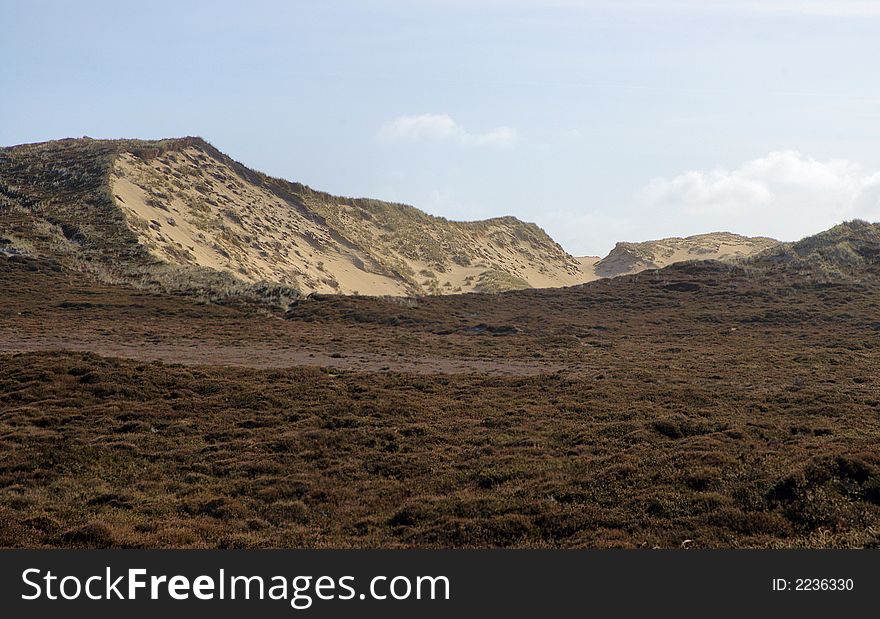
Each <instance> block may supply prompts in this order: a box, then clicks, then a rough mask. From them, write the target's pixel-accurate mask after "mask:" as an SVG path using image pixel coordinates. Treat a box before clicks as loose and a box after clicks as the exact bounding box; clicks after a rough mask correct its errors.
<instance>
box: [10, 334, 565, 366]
mask: <svg viewBox="0 0 880 619" xmlns="http://www.w3.org/2000/svg"><path fill="white" fill-rule="evenodd" d="M61 350H65V351H75V352H92V353H95V354H98V355H102V356H107V357H121V358H124V359H136V360H138V361H163V362H166V363H181V364H184V365H223V366H233V367H250V368H260V369H267V368H287V367H295V366H314V367H329V368H338V369H340V370H356V371H366V372H407V373H413V374H470V373H479V374H487V375H493V376H533V375H537V374H543V373H547V372H556V371H559V370H561V369H563V367H565V366H563V365H562V364H558V363H551V362H547V361H544V362H535V363H526V362H518V361H509V360H505V359H497V360H496V359H472V358H466V357H445V356H430V355H428V356H426V355H418V356H406V355H403V356H401V355H399V354H393V355H383V354H378V353H377V354H371V353H364V352H354V353H351V352H346V353H336V352H329V351H326V350H320V349H317V348H310V347H294V346H283V345H274V346H273V345H271V344H263V343H256V344H254V343H251V344H247V345H242V346H236V345H231V344H224V343H220V342H212V341H210V340H208V341H206V340H201V339H186V338H178V339H176V340H175V341H159V342H150V341H148V340H141V341H136V340H133V341H115V340H113V339H109V338H108V339H85V338H82V337H78V336H76V335H73V336H65V335H61V334H51V335H44V336H38V337H30V338H24V337H19V336H17V335H16V334H15V333H12V332H10V331H8V330H4V329H0V354H14V353H26V352H49V351H61ZM567 369H569V370H572V369H574V368H571V367H569V368H567Z"/></svg>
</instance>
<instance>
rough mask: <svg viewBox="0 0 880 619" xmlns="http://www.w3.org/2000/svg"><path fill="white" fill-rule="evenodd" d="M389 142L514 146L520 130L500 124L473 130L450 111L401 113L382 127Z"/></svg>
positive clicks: (380, 132) (381, 137) (381, 130)
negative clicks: (462, 123)
mask: <svg viewBox="0 0 880 619" xmlns="http://www.w3.org/2000/svg"><path fill="white" fill-rule="evenodd" d="M379 138H380V139H381V140H384V141H387V142H454V143H458V144H464V145H468V146H513V145H514V144H516V142H517V140H518V139H519V135H518V134H517V132H516V129H512V128H511V127H497V128H495V129H492V130H490V131H487V132H485V133H470V132H468V131H467V130H466V129H465V128H464V127H462V126H461V125H460V124H458V123H457V122H455V120H453V119H452V117H451V116H449V115H448V114H420V115H417V116H398V117H397V118H395V119H394V120H392V121H391V122H389V123H386V124H385V125H384V126H383V127H382V128H381V129H380V130H379Z"/></svg>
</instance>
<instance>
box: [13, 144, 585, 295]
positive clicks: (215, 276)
mask: <svg viewBox="0 0 880 619" xmlns="http://www.w3.org/2000/svg"><path fill="white" fill-rule="evenodd" d="M0 195H2V196H3V204H2V213H0V224H2V228H0V230H2V231H3V234H4V237H5V238H6V239H7V247H10V248H14V250H15V251H23V252H30V253H35V254H37V255H41V254H45V255H52V256H57V257H60V259H61V260H62V261H63V262H64V263H65V264H67V265H73V266H76V267H77V268H79V269H82V270H88V271H92V272H94V273H96V274H97V275H99V276H100V277H101V278H102V279H104V280H106V281H115V280H123V281H128V282H130V283H135V284H139V285H147V286H158V287H159V288H161V289H173V288H175V287H184V288H186V287H189V288H197V289H201V288H204V287H211V286H216V285H217V283H218V282H219V283H222V287H223V288H224V289H233V288H241V289H243V290H247V289H248V287H260V286H262V287H265V286H266V284H264V282H268V283H269V284H270V285H274V286H281V287H284V288H286V289H289V290H295V291H299V292H301V293H309V292H322V293H342V294H367V295H420V294H443V293H453V292H466V291H500V290H508V289H513V288H528V287H552V286H564V285H571V284H576V283H579V282H581V281H583V278H582V275H581V271H580V264H579V263H578V261H577V260H576V259H575V258H573V257H572V256H570V255H569V254H567V253H566V252H565V251H563V250H562V248H561V247H559V245H557V244H556V243H555V242H554V241H553V240H552V239H551V238H550V237H549V236H547V234H546V233H544V231H543V230H541V229H540V228H538V227H537V226H535V225H534V224H528V223H524V222H521V221H519V220H517V219H515V218H513V217H503V218H496V219H490V220H486V221H478V222H454V221H448V220H446V219H443V218H440V217H433V216H430V215H427V214H425V213H423V212H421V211H419V210H418V209H416V208H413V207H411V206H406V205H402V204H393V203H387V202H381V201H378V200H367V199H349V198H340V197H335V196H331V195H329V194H326V193H322V192H318V191H314V190H312V189H310V188H309V187H307V186H305V185H301V184H299V183H291V182H288V181H284V180H281V179H276V178H271V177H268V176H266V175H264V174H261V173H259V172H255V171H253V170H250V169H248V168H246V167H245V166H243V165H241V164H239V163H237V162H235V161H233V160H232V159H230V158H229V157H227V156H226V155H224V154H222V153H221V152H219V151H218V150H217V149H215V148H214V147H212V146H211V145H209V144H208V143H207V142H205V141H204V140H202V139H200V138H182V139H174V140H161V141H151V142H146V141H139V140H111V141H107V140H91V139H87V138H84V139H80V140H60V141H55V142H47V143H41V144H32V145H23V146H18V147H11V148H5V149H2V150H0ZM10 251H11V249H10ZM181 282H182V283H181ZM187 282H189V283H187ZM280 294H281V293H280V292H278V291H276V296H279V295H280Z"/></svg>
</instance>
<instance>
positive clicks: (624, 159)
mask: <svg viewBox="0 0 880 619" xmlns="http://www.w3.org/2000/svg"><path fill="white" fill-rule="evenodd" d="M878 59H880V0H875V1H855V0H853V1H849V0H835V1H831V2H822V1H818V0H802V1H795V0H763V1H754V2H752V1H749V0H741V1H734V0H731V1H722V0H703V1H699V2H697V1H687V0H681V1H677V0H670V1H662V0H659V1H654V2H646V1H634V0H633V1H631V0H615V1H602V0H510V1H503V0H467V1H465V0H423V1H416V0H411V1H405V0H358V1H341V0H339V1H337V0H323V1H321V2H317V1H315V2H291V1H280V0H279V1H275V2H269V1H259V0H252V1H250V2H238V1H237V2H226V1H222V0H221V1H218V0H215V1H212V2H196V1H186V0H178V1H176V2H166V1H164V0H151V2H137V3H134V2H124V1H120V0H116V1H114V2H100V1H92V2H81V3H72V2H58V1H55V2H52V1H45V0H29V1H24V0H3V2H2V4H0V144H2V145H12V144H20V143H24V142H35V141H42V140H50V139H57V138H63V137H78V136H83V135H88V136H91V137H95V138H119V137H137V138H147V139H152V138H163V137H176V136H183V135H199V136H202V137H204V138H205V139H207V140H208V141H209V142H211V143H212V144H214V145H215V146H216V147H218V148H219V149H220V150H222V151H224V152H226V153H227V154H229V155H230V156H232V157H233V158H235V159H237V160H239V161H241V162H242V163H244V164H246V165H248V166H250V167H252V168H256V169H259V170H262V171H264V172H266V173H269V174H271V175H273V176H279V177H283V178H287V179H290V180H295V181H299V182H303V183H305V184H308V185H310V186H312V187H314V188H317V189H321V190H325V191H329V192H331V193H334V194H338V195H345V196H366V197H373V198H379V199H384V200H390V201H395V202H404V203H407V204H412V205H414V206H417V207H419V208H421V209H423V210H425V211H427V212H429V213H431V214H434V215H441V216H444V217H448V218H450V219H466V220H471V219H480V218H486V217H493V216H500V215H515V216H517V217H519V218H521V219H524V220H526V221H532V222H535V223H537V224H538V225H540V226H541V227H542V228H544V229H545V230H546V231H547V232H548V233H549V234H550V235H551V236H552V237H553V238H554V239H556V240H557V241H558V242H559V243H561V244H562V246H563V247H564V248H565V249H566V250H568V251H569V252H571V253H573V254H575V255H604V254H605V253H607V252H608V251H609V250H610V249H611V248H612V247H613V246H614V243H615V242H617V241H641V240H647V239H652V238H660V237H665V236H685V235H690V234H698V233H703V232H710V231H716V230H728V231H731V232H737V233H740V234H748V235H765V236H772V237H775V238H779V239H781V240H795V239H798V238H801V237H803V236H805V235H809V234H813V233H815V232H818V231H820V230H822V229H825V228H828V227H830V226H832V225H834V224H836V223H839V222H840V221H843V220H845V219H852V218H856V217H858V218H863V219H869V220H878V219H880V148H878V146H877V145H878V144H880V62H878Z"/></svg>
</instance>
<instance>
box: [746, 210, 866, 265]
mask: <svg viewBox="0 0 880 619" xmlns="http://www.w3.org/2000/svg"><path fill="white" fill-rule="evenodd" d="M748 264H749V265H750V266H751V267H753V268H755V267H757V268H763V269H771V270H774V271H783V272H789V273H801V274H809V275H810V276H811V277H814V278H823V279H829V280H841V279H852V278H855V279H861V278H864V277H867V276H870V275H877V274H878V273H880V224H876V223H869V222H867V221H861V220H853V221H847V222H844V223H842V224H839V225H837V226H834V227H833V228H830V229H829V230H825V231H823V232H820V233H818V234H814V235H812V236H808V237H806V238H804V239H801V240H800V241H797V242H796V243H783V244H780V245H778V246H776V247H772V248H770V249H768V250H766V251H764V252H761V253H760V254H757V255H755V256H754V257H752V258H751V259H750V260H748Z"/></svg>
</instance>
